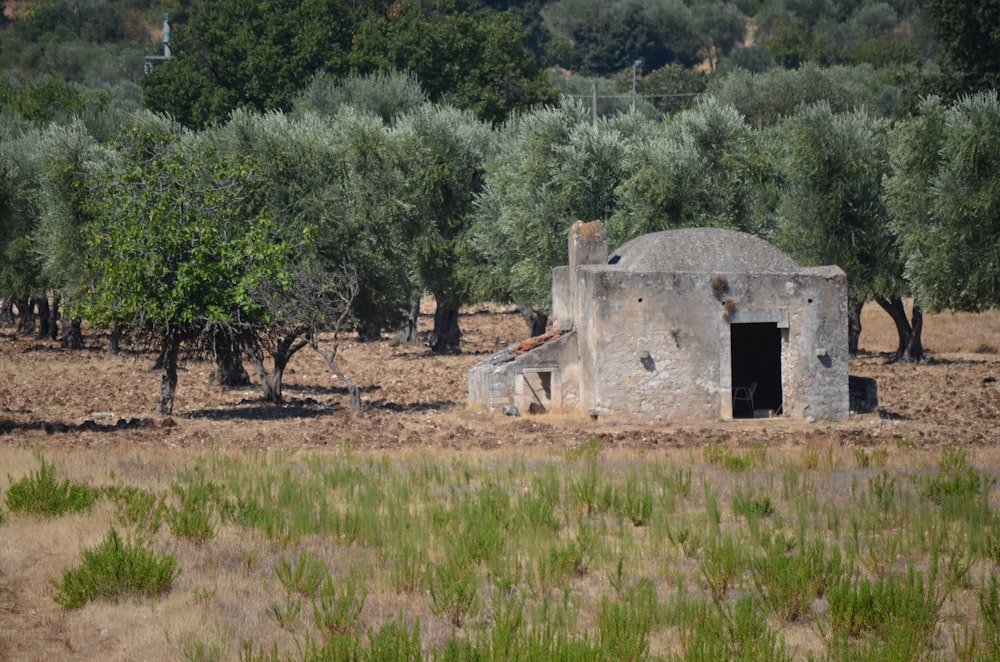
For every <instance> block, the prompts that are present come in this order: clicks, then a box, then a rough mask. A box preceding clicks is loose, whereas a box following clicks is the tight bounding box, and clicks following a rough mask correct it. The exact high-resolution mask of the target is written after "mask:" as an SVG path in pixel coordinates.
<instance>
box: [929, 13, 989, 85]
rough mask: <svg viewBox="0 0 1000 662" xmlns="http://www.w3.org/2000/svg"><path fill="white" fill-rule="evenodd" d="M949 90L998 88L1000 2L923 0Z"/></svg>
mask: <svg viewBox="0 0 1000 662" xmlns="http://www.w3.org/2000/svg"><path fill="white" fill-rule="evenodd" d="M924 5H925V6H926V8H927V12H928V14H930V16H931V18H932V20H933V23H934V29H935V30H936V32H937V35H938V38H939V39H940V43H941V47H942V49H943V50H944V62H945V66H946V68H947V69H948V70H949V72H950V73H951V74H952V75H951V76H949V77H948V79H947V81H948V83H947V86H948V88H949V89H950V91H951V92H952V93H962V92H976V91H979V90H987V89H996V88H998V87H1000V1H998V0H925V2H924Z"/></svg>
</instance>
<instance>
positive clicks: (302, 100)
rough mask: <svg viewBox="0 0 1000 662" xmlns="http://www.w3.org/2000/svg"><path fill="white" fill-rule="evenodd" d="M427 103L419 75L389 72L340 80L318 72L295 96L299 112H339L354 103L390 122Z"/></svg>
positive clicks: (355, 105) (352, 76) (296, 108)
mask: <svg viewBox="0 0 1000 662" xmlns="http://www.w3.org/2000/svg"><path fill="white" fill-rule="evenodd" d="M427 102H428V98H427V94H426V93H425V92H424V90H423V88H421V87H420V81H418V80H417V78H416V76H414V75H413V74H412V73H409V72H406V73H404V72H398V71H389V72H375V73H372V74H368V75H365V76H358V75H356V74H352V75H350V76H348V77H347V78H345V79H343V80H340V81H338V80H336V79H335V78H333V77H332V76H329V75H326V74H320V75H317V76H316V77H315V78H313V79H312V81H311V82H310V83H309V85H308V86H306V87H305V88H304V89H303V90H302V91H301V92H300V93H299V94H298V96H296V97H295V102H294V104H295V111H296V112H297V113H305V112H314V113H321V114H325V115H336V114H337V112H338V111H339V110H340V108H341V107H342V106H354V107H355V108H357V109H359V110H362V111H366V112H369V113H372V114H374V115H377V116H378V117H380V118H382V121H383V122H386V123H391V122H393V121H394V120H395V119H396V118H397V117H399V116H400V115H402V114H404V113H407V112H410V111H413V110H416V109H417V108H419V107H420V106H423V105H424V104H426V103H427Z"/></svg>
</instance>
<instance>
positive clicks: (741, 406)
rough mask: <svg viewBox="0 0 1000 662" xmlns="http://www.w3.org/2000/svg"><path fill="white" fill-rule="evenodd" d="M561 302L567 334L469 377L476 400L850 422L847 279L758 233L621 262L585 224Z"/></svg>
mask: <svg viewBox="0 0 1000 662" xmlns="http://www.w3.org/2000/svg"><path fill="white" fill-rule="evenodd" d="M552 307H553V318H554V320H555V324H556V325H557V327H558V328H559V329H561V330H563V331H562V332H560V333H557V334H553V335H552V337H551V338H548V339H543V340H547V341H546V342H538V343H533V344H535V345H537V346H535V347H533V348H531V349H529V350H526V351H516V348H512V349H511V350H508V351H507V352H504V353H501V354H498V355H496V356H494V357H492V358H491V359H488V360H487V361H484V362H482V363H480V364H479V365H477V366H476V367H474V368H473V369H472V370H471V371H470V373H469V397H470V400H471V402H472V403H473V405H476V406H483V407H485V408H487V409H489V410H491V411H504V410H507V411H508V412H512V411H515V410H516V411H517V412H519V413H528V412H529V411H534V412H540V411H550V412H578V413H580V414H583V415H590V416H593V417H598V418H613V419H628V420H636V421H649V422H656V421H681V420H717V419H729V418H734V417H749V416H757V417H761V416H778V415H780V416H787V417H794V418H815V419H824V420H839V419H843V418H845V417H846V416H847V415H848V407H849V402H848V400H849V398H848V374H847V373H848V350H847V278H846V276H845V275H844V272H843V271H841V270H840V269H839V268H838V267H834V266H828V267H812V268H803V267H799V266H798V265H797V264H795V262H794V261H793V260H792V259H791V258H789V257H788V256H787V255H785V254H784V253H782V252H781V251H779V250H778V249H776V248H775V247H774V246H772V245H770V244H768V243H767V242H766V241H764V240H762V239H759V238H757V237H754V236H752V235H749V234H745V233H740V232H733V231H730V230H720V229H705V228H699V229H681V230H671V231H666V232H656V233H653V234H649V235H644V236H642V237H639V238H637V239H634V240H633V241H631V242H628V243H627V244H625V245H623V246H621V247H620V248H619V249H618V250H617V251H616V252H615V253H614V254H613V255H610V257H609V255H608V250H607V240H606V236H605V232H604V227H603V225H602V224H601V223H599V222H596V221H595V222H593V223H582V222H577V223H576V224H575V225H574V226H573V228H572V230H571V232H570V237H569V266H567V267H558V268H556V269H554V270H553V274H552ZM741 387H742V390H739V391H738V390H737V389H740V388H741ZM751 387H753V395H752V398H751V399H747V398H744V399H735V398H734V395H746V394H747V393H748V391H749V389H750V388H751Z"/></svg>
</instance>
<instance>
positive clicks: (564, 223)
mask: <svg viewBox="0 0 1000 662" xmlns="http://www.w3.org/2000/svg"><path fill="white" fill-rule="evenodd" d="M649 125H650V122H649V121H648V120H646V119H644V118H642V117H641V116H639V115H629V116H619V117H616V118H612V119H610V120H603V121H600V122H599V123H598V124H597V125H596V126H594V125H592V124H591V120H590V118H589V117H588V115H587V112H586V110H584V109H583V108H582V107H581V106H579V105H570V104H567V105H563V106H561V107H559V108H545V109H540V110H535V111H533V112H531V113H527V114H525V115H522V116H520V117H518V118H516V119H514V120H512V121H511V122H510V123H508V124H507V125H505V126H504V127H503V128H502V129H501V130H500V135H499V136H498V137H497V148H496V150H495V153H494V154H493V156H492V157H491V158H490V159H489V161H488V162H487V165H486V175H485V176H486V180H485V186H484V188H483V193H482V194H481V195H480V197H479V199H478V201H477V205H478V211H477V215H476V221H475V224H474V227H473V229H472V231H471V236H470V242H471V246H472V248H473V250H474V252H475V255H476V258H477V260H479V261H480V262H481V265H482V266H481V267H480V268H479V269H478V273H477V274H476V284H477V294H478V298H480V299H493V300H508V301H513V302H514V303H515V304H516V305H517V306H518V308H519V309H520V310H521V314H522V315H523V316H524V317H525V320H526V321H527V322H528V325H529V327H530V328H531V332H532V334H533V335H537V334H539V333H542V332H543V331H544V329H545V325H546V323H547V321H548V314H549V312H550V308H551V290H550V287H551V270H552V267H554V266H557V265H560V264H564V263H565V262H566V246H567V237H568V233H569V228H570V227H571V226H572V224H573V222H574V221H576V220H588V221H590V220H595V219H608V218H610V217H611V216H612V215H613V214H614V212H615V209H616V204H617V188H618V186H619V184H620V183H621V182H622V181H623V180H624V179H625V178H626V175H627V173H626V172H625V170H624V167H625V164H626V161H625V155H626V150H627V147H626V145H627V143H628V141H630V140H632V139H635V137H636V136H638V135H641V134H642V133H643V132H644V131H646V130H647V129H648V127H649Z"/></svg>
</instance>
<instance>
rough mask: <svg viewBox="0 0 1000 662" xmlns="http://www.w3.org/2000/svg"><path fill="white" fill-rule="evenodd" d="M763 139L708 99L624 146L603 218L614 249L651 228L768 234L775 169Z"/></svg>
mask: <svg viewBox="0 0 1000 662" xmlns="http://www.w3.org/2000/svg"><path fill="white" fill-rule="evenodd" d="M772 158H773V157H771V156H770V155H769V154H768V153H767V151H766V149H765V144H764V143H763V142H762V141H761V139H760V137H759V136H758V135H756V134H755V133H754V131H753V130H752V129H751V128H750V126H749V125H747V124H746V123H745V122H744V121H743V118H741V117H740V116H739V114H738V113H737V112H736V111H735V110H733V109H732V108H729V107H726V106H722V105H720V104H718V103H717V102H715V101H714V100H713V99H708V100H706V101H704V102H702V103H701V104H699V105H698V106H697V107H696V108H694V109H692V110H688V111H684V112H682V113H680V114H679V115H677V116H675V117H674V118H672V119H670V120H669V121H667V122H665V123H662V124H660V125H658V126H656V127H655V129H654V130H653V132H652V135H651V136H649V139H648V140H636V141H634V142H632V143H631V144H630V145H629V149H628V151H627V154H626V156H625V165H624V167H623V170H624V172H625V173H627V177H625V178H624V180H623V181H622V183H621V185H620V187H619V188H618V190H617V192H616V193H617V196H616V198H617V202H618V204H617V207H616V208H615V209H614V210H613V214H612V215H611V216H610V218H608V217H605V218H608V221H607V225H608V239H609V243H610V244H611V245H613V246H617V245H620V244H623V243H625V242H626V241H628V240H630V239H634V238H635V237H638V236H640V235H642V234H646V233H648V232H656V231H660V230H668V229H673V228H680V227H724V228H729V229H734V230H743V231H746V232H753V233H755V234H758V235H762V236H765V237H767V236H768V235H769V234H770V233H771V229H772V228H771V226H772V225H773V207H774V205H775V199H774V198H775V194H776V188H775V169H774V165H773V164H772Z"/></svg>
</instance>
